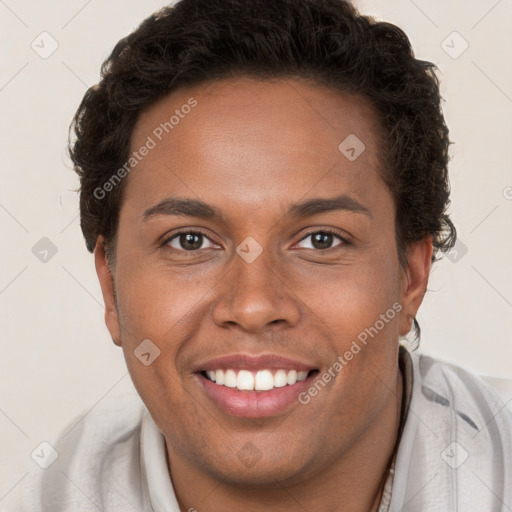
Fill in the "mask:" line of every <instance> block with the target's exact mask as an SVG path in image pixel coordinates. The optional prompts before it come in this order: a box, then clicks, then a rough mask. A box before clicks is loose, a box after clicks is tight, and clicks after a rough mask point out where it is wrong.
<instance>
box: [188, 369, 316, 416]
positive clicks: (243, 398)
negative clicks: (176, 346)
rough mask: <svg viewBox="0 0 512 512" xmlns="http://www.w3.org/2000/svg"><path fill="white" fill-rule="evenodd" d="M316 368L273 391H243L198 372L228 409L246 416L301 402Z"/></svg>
mask: <svg viewBox="0 0 512 512" xmlns="http://www.w3.org/2000/svg"><path fill="white" fill-rule="evenodd" d="M316 375H317V373H316V372H314V373H312V374H311V375H309V376H308V377H307V378H306V379H304V380H302V381H300V382H296V383H295V384H292V385H286V386H283V387H281V388H273V389H270V390H269V391H240V390H238V389H237V388H229V387H227V386H219V385H218V384H215V382H212V381H211V380H209V379H207V378H206V377H205V376H204V375H202V374H196V376H197V378H198V379H199V382H200V384H201V385H202V387H203V389H204V390H205V391H206V393H207V395H208V396H209V397H210V398H211V399H212V400H213V401H214V402H215V404H216V405H217V406H218V407H220V408H221V409H222V410H223V411H224V412H226V413H228V414H231V415H232V416H239V417H242V418H268V417H270V416H275V415H277V414H280V413H283V412H284V411H286V409H288V408H289V407H290V406H291V405H292V404H293V403H299V395H300V394H301V393H302V392H304V391H305V390H306V389H307V388H308V387H309V386H310V385H311V381H312V380H313V379H314V378H315V377H316Z"/></svg>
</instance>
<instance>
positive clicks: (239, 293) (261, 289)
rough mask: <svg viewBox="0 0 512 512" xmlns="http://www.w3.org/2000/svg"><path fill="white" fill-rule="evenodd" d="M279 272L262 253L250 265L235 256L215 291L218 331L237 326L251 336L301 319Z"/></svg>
mask: <svg viewBox="0 0 512 512" xmlns="http://www.w3.org/2000/svg"><path fill="white" fill-rule="evenodd" d="M278 268H279V266H278V265H276V264H273V263H272V262H270V261H269V259H268V258H267V255H266V253H265V251H263V253H262V254H261V255H260V256H259V257H258V258H256V259H255V260H254V261H252V262H250V263H249V262H248V261H246V260H244V259H243V258H242V257H240V256H239V255H238V254H237V255H236V256H235V258H234V261H233V263H232V267H231V268H230V270H229V271H228V273H227V275H226V277H225V278H224V279H223V280H222V283H221V284H220V286H219V287H217V296H218V298H217V301H216V303H215V306H214V309H213V318H214V321H215V323H216V324H217V325H218V326H221V327H226V326H229V325H237V326H239V327H240V328H241V329H243V330H244V331H246V332H251V333H261V332H263V331H265V330H266V329H269V328H272V326H277V325H280V326H282V327H284V326H288V327H290V326H294V325H296V324H297V323H298V321H299V319H300V316H301V311H300V306H299V301H298V298H297V297H296V296H295V295H294V293H293V290H292V289H291V288H290V287H289V286H288V285H287V283H286V281H285V278H284V277H282V276H280V273H279V270H278Z"/></svg>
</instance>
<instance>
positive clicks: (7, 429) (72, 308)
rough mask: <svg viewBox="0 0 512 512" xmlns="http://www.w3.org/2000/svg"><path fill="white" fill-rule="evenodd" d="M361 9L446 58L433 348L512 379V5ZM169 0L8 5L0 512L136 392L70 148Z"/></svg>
mask: <svg viewBox="0 0 512 512" xmlns="http://www.w3.org/2000/svg"><path fill="white" fill-rule="evenodd" d="M356 3H357V5H358V6H359V8H360V10H361V12H363V13H367V14H373V15H375V16H376V17H377V18H379V19H385V20H387V21H390V22H392V23H395V24H397V25H399V26H400V27H402V28H403V29H404V30H405V32H406V33H407V34H408V35H409V37H410V39H411V41H412V43H413V46H414V49H415V51H416V54H417V56H418V57H419V58H423V59H426V60H431V61H434V62H435V63H436V64H438V66H439V68H440V77H441V79H442V93H443V96H444V97H445V99H446V104H445V106H444V111H445V114H446V118H447V122H448V125H449V127H450V130H451V138H452V140H454V141H455V144H454V145H453V146H452V147H451V155H452V162H451V181H452V188H453V199H452V211H453V212H454V215H453V218H454V221H455V223H456V226H457V228H458V231H459V236H460V240H461V242H462V243H463V244H464V245H460V246H459V247H458V253H457V257H455V255H452V260H453V261H451V260H450V259H445V260H444V261H443V262H441V263H440V264H439V265H437V266H436V268H435V270H434V271H433V274H432V279H431V283H430V286H429V288H430V291H429V293H428V295H427V297H426V300H425V303H424V305H423V308H422V310H421V314H420V316H419V320H420V323H421V325H422V328H423V339H422V344H421V350H422V351H423V352H426V353H429V354H433V355H435V356H437V357H440V358H442V359H445V360H449V361H452V362H456V363H458V364H460V365H462V366H465V367H467V368H469V369H471V370H473V371H475V372H477V373H480V374H484V375H493V376H496V377H509V378H512V365H511V362H512V343H511V336H510V331H511V328H512V265H511V263H510V262H511V261H512V242H511V234H512V171H511V163H512V158H511V156H512V155H511V152H512V143H511V141H512V123H511V122H510V120H511V115H512V70H511V62H512V61H511V59H510V50H511V48H512V32H511V31H510V19H512V1H511V0H500V1H496V0H479V1H476V0H471V1H468V0H451V1H449V2H447V1H446V0H435V1H433V0H414V1H413V0H391V1H390V0H361V1H359V2H356ZM162 5H164V3H163V2H162V1H160V0H146V1H144V2H141V1H136V0H107V1H99V0H89V1H88V2H87V1H83V0H72V1H70V0H67V1H64V0H49V1H46V2H33V1H29V0H0V37H1V41H0V42H1V44H0V48H1V50H0V51H1V59H0V63H1V64H0V70H1V71H0V108H1V147H2V151H1V153H0V154H1V165H0V172H1V186H0V226H1V233H2V242H3V244H2V245H3V250H2V253H1V254H2V260H1V267H0V312H1V313H0V314H1V322H2V340H1V357H0V432H1V434H2V435H1V437H0V453H1V456H0V510H8V507H9V503H10V500H14V499H15V496H16V489H17V487H18V486H19V483H20V482H21V481H22V480H23V478H24V476H25V474H26V467H27V465H29V464H33V462H32V461H31V460H30V453H31V452H32V450H34V448H36V447H37V446H38V445H39V443H41V442H42V441H49V442H50V443H51V442H52V441H53V440H55V439H56V438H57V436H58V434H59V432H60V431H61V430H62V429H63V428H64V426H65V425H68V424H70V422H71V421H72V420H73V418H76V417H77V416H78V415H79V414H83V413H85V412H87V410H89V409H91V408H93V407H94V406H95V405H96V404H97V403H99V401H101V400H102V398H104V397H105V396H106V395H107V394H110V393H117V392H120V391H121V390H123V389H127V388H129V387H130V380H129V377H128V376H127V373H126V368H125V363H124V359H123V357H122V353H121V351H120V349H118V348H116V347H115V346H114V345H113V344H112V342H111V341H110V339H109V336H108V333H107V330H106V328H105V327H104V323H103V313H102V300H101V294H100V290H99V286H98V283H97V281H96V276H95V273H94V267H93V259H92V256H91V255H90V254H89V253H88V252H87V251H86V249H85V245H84V243H83V239H82V236H81V232H80V229H79V223H78V218H77V211H78V210H77V196H76V193H75V192H74V189H76V187H77V182H76V179H75V175H74V173H73V172H72V171H71V169H70V163H69V160H68V158H67V156H66V153H65V142H66V136H67V128H68V124H69V122H70V120H71V118H72V115H73V113H74V112H75V110H76V108H77V106H78V103H79V101H80V99H81V97H82V96H83V94H84V93H85V91H86V89H87V87H88V86H90V85H92V84H94V83H95V82H96V81H97V80H98V78H99V67H100V64H101V62H102V61H103V60H104V58H106V57H107V55H108V53H109V52H110V50H111V49H112V47H113V46H114V44H115V43H116V42H117V41H118V39H119V38H121V37H122V36H124V35H126V34H127V33H128V32H129V31H131V30H132V29H133V28H135V26H136V25H137V24H138V22H140V21H141V20H142V19H143V18H144V17H146V16H147V15H149V14H150V13H151V12H153V11H154V10H156V9H157V8H159V7H161V6H162ZM43 31H46V32H48V34H50V35H43V36H40V34H41V32H43ZM454 31H455V32H457V34H453V32H454ZM42 38H45V39H44V47H43V43H42V42H41V39H42ZM33 41H35V42H34V43H33V44H34V47H35V49H37V51H38V52H39V53H43V52H45V51H46V52H48V51H49V50H50V49H51V48H52V47H51V45H52V44H56V43H57V44H58V48H57V49H56V50H55V52H54V53H53V54H51V55H50V56H48V57H47V58H42V57H41V56H40V55H39V54H38V53H36V51H35V49H33V48H32V47H31V44H32V42H33ZM53 41H56V43H53ZM443 41H444V42H443ZM466 45H468V47H467V49H466V50H465V51H464V52H462V50H463V49H464V48H465V46H466ZM43 237H47V238H48V239H49V240H51V242H52V244H53V245H54V246H55V248H56V249H57V252H56V254H55V255H53V256H52V254H51V252H50V253H48V256H47V259H48V261H47V262H45V263H44V262H41V261H40V260H39V259H38V258H37V257H36V255H34V253H33V252H32V248H33V247H34V246H35V245H36V244H37V243H38V242H39V241H40V239H41V238H43ZM41 243H43V244H44V243H47V242H41ZM36 247H37V246H36ZM18 488H19V487H18Z"/></svg>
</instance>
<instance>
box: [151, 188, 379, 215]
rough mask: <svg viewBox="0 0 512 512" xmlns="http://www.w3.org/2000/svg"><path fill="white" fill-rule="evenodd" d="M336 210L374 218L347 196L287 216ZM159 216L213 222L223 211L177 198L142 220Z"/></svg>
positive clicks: (295, 208)
mask: <svg viewBox="0 0 512 512" xmlns="http://www.w3.org/2000/svg"><path fill="white" fill-rule="evenodd" d="M334 210H344V211H348V212H352V213H361V214H364V215H367V216H368V217H370V218H373V215H372V213H371V211H370V210H369V209H368V208H367V207H366V206H364V205H363V204H361V203H360V202H359V201H357V200H356V199H354V198H353V197H350V196H347V195H346V194H342V195H339V196H336V197H331V198H315V199H309V200H307V201H304V202H302V203H296V204H293V205H292V206H291V207H290V209H289V210H288V212H287V213H286V216H287V217H292V218H303V217H309V216H313V215H316V214H319V213H325V212H330V211H334ZM158 215H186V216H190V217H200V218H203V219H212V220H222V219H223V216H222V213H221V211H220V210H219V209H218V208H217V207H216V206H213V205H210V204H208V203H205V202H204V201H201V200H200V199H182V198H177V197H168V198H166V199H163V200H162V201H160V202H159V203H157V204H156V205H154V206H152V207H150V208H148V209H147V210H145V211H144V213H143V214H142V220H143V221H144V222H146V221H147V220H149V219H151V218H152V217H155V216H158Z"/></svg>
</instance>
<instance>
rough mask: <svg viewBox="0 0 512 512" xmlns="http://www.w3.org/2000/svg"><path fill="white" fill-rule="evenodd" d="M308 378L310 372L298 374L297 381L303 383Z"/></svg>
mask: <svg viewBox="0 0 512 512" xmlns="http://www.w3.org/2000/svg"><path fill="white" fill-rule="evenodd" d="M307 376H308V372H297V381H298V382H301V381H303V380H304V379H305V378H306V377H307Z"/></svg>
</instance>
